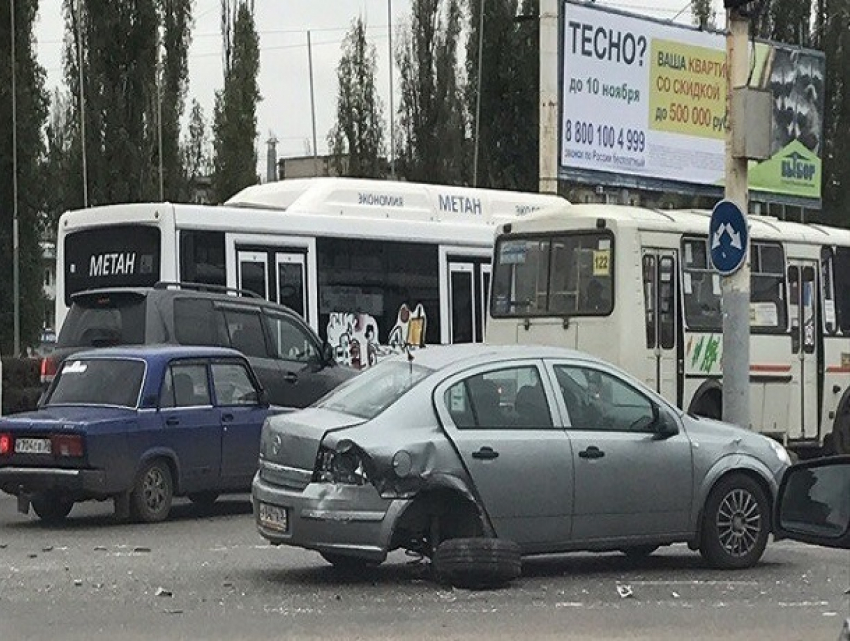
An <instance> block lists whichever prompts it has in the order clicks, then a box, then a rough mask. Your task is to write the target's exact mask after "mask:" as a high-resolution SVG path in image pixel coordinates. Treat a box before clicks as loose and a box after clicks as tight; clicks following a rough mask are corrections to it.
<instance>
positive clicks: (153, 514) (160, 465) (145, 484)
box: [130, 459, 174, 523]
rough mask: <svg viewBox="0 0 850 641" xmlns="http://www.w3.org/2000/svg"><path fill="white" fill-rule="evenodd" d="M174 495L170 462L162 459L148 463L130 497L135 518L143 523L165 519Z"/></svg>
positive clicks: (140, 473)
mask: <svg viewBox="0 0 850 641" xmlns="http://www.w3.org/2000/svg"><path fill="white" fill-rule="evenodd" d="M173 496H174V481H173V479H172V476H171V469H170V468H169V467H168V464H167V463H166V462H165V461H163V460H162V459H157V460H154V461H150V462H148V463H146V464H145V465H144V467H142V470H141V471H140V472H139V475H138V477H137V478H136V484H135V486H134V488H133V494H132V496H131V497H130V508H131V510H132V512H133V518H134V519H135V520H137V521H142V522H143V523H157V522H159V521H164V520H165V519H166V518H167V517H168V513H169V512H170V511H171V501H172V498H173Z"/></svg>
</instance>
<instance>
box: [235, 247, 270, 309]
mask: <svg viewBox="0 0 850 641" xmlns="http://www.w3.org/2000/svg"><path fill="white" fill-rule="evenodd" d="M236 262H237V263H238V266H239V269H238V272H237V282H238V285H237V286H238V288H239V289H244V290H246V291H249V292H254V293H255V294H257V295H258V296H262V297H263V298H265V299H266V300H268V298H269V278H268V264H269V263H268V254H266V252H261V251H238V252H236Z"/></svg>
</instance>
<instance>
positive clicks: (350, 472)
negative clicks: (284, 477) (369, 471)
mask: <svg viewBox="0 0 850 641" xmlns="http://www.w3.org/2000/svg"><path fill="white" fill-rule="evenodd" d="M313 482H314V483H339V484H343V485H366V484H367V483H368V482H369V479H368V478H367V477H366V466H365V465H364V462H363V458H362V457H361V456H360V454H359V452H358V451H357V449H356V448H355V447H354V445H353V444H352V443H351V442H350V441H341V442H340V443H339V444H338V445H337V447H336V449H330V448H327V447H325V446H322V447H321V448H320V449H319V454H318V457H317V460H316V469H315V471H314V472H313Z"/></svg>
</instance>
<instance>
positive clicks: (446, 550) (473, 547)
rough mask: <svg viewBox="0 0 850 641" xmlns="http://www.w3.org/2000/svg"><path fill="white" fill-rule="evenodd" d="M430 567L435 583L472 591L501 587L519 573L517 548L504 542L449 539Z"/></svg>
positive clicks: (443, 543)
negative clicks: (436, 581) (432, 567)
mask: <svg viewBox="0 0 850 641" xmlns="http://www.w3.org/2000/svg"><path fill="white" fill-rule="evenodd" d="M433 563H434V571H435V573H436V578H437V580H438V581H440V582H441V583H446V584H449V585H452V586H455V587H459V588H468V589H472V590H480V589H487V588H497V587H501V586H503V585H506V584H507V583H510V582H511V581H512V580H514V579H516V578H517V577H519V575H520V574H521V573H522V557H521V554H520V548H519V546H518V545H517V544H516V543H514V542H513V541H505V540H503V539H490V538H471V539H448V540H447V541H443V542H442V543H440V545H439V546H438V547H437V551H436V552H435V553H434V558H433Z"/></svg>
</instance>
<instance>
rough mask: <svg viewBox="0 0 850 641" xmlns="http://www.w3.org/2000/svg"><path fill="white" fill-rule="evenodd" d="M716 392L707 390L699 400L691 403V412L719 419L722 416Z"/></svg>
mask: <svg viewBox="0 0 850 641" xmlns="http://www.w3.org/2000/svg"><path fill="white" fill-rule="evenodd" d="M717 397H718V394H717V393H714V392H708V393H705V394H703V395H702V396H701V397H700V398H699V400H698V401H697V402H696V403H694V404H693V406H692V407H693V409H692V410H691V412H693V413H694V414H696V415H697V416H702V417H704V418H710V419H714V420H715V421H719V420H721V419H722V418H723V409H722V405H721V401H720V399H719V398H717Z"/></svg>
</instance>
